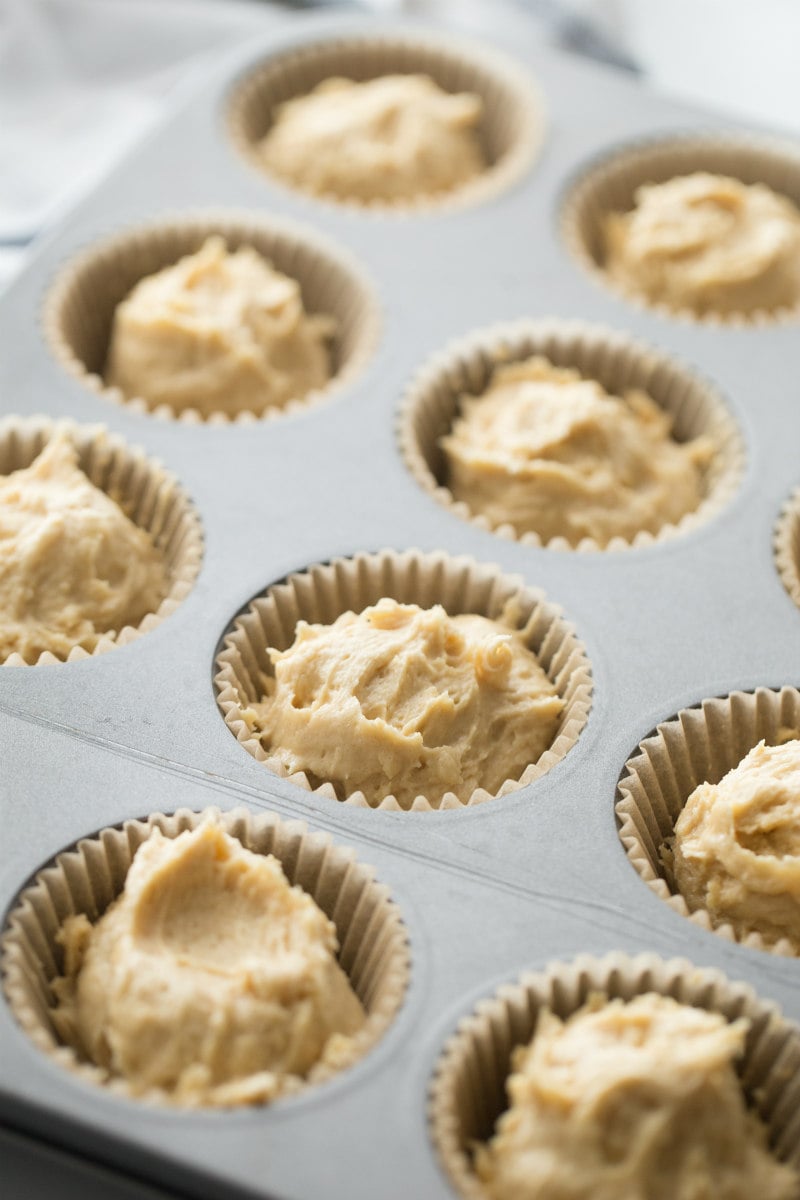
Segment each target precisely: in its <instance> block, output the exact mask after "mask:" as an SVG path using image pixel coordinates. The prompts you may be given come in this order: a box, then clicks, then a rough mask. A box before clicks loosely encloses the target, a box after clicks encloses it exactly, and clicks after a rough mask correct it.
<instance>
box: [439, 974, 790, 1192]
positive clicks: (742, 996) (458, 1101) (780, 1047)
mask: <svg viewBox="0 0 800 1200" xmlns="http://www.w3.org/2000/svg"><path fill="white" fill-rule="evenodd" d="M645 992H656V993H658V994H660V995H663V996H671V997H673V998H674V999H675V1000H677V1001H679V1002H680V1003H682V1004H689V1005H693V1006H695V1007H697V1008H703V1009H706V1010H708V1011H710V1012H718V1013H721V1014H722V1015H723V1016H724V1017H725V1018H726V1019H727V1020H729V1021H733V1020H736V1019H737V1018H738V1017H746V1018H747V1019H748V1020H750V1022H751V1026H750V1030H749V1032H748V1034H747V1039H746V1046H745V1053H744V1059H743V1061H742V1063H741V1064H740V1065H739V1068H738V1069H739V1077H740V1079H741V1083H742V1087H743V1089H744V1092H745V1095H746V1096H747V1099H748V1101H749V1102H750V1104H751V1105H752V1107H753V1108H754V1109H755V1110H756V1112H757V1113H758V1115H759V1116H760V1117H761V1118H762V1120H763V1121H764V1122H765V1124H766V1126H767V1129H768V1133H769V1141H770V1147H771V1150H772V1152H773V1153H774V1154H775V1156H776V1157H777V1158H778V1159H780V1160H782V1161H784V1162H787V1163H790V1164H791V1165H792V1166H794V1167H798V1168H800V1030H799V1029H798V1028H797V1027H796V1026H795V1025H793V1024H791V1023H790V1022H788V1021H786V1020H784V1019H783V1017H782V1016H781V1014H780V1011H779V1010H778V1009H777V1008H776V1007H775V1006H774V1005H773V1004H771V1003H768V1002H767V1001H764V1000H761V999H760V998H759V997H758V996H757V995H756V994H755V993H754V992H753V991H752V989H751V988H750V987H749V986H748V985H747V984H744V983H733V982H731V981H730V980H728V979H727V978H726V977H725V976H724V975H723V974H722V973H721V972H718V971H713V970H707V969H700V968H698V967H695V966H693V965H692V964H691V963H689V962H687V961H686V960H685V959H671V960H669V961H665V960H663V959H660V958H657V957H656V956H655V955H652V954H642V955H638V956H637V957H634V958H629V957H627V956H625V955H623V954H609V955H607V956H606V957H605V958H601V959H597V958H590V957H588V956H581V957H579V958H576V959H575V960H574V961H573V962H571V963H554V964H552V965H551V966H549V967H547V969H546V970H544V971H541V972H537V973H528V974H525V975H523V976H522V977H521V978H520V980H519V981H518V982H517V983H513V984H506V985H504V986H503V987H501V988H500V989H499V990H498V991H497V992H496V994H495V995H494V996H492V997H491V998H489V999H486V1000H482V1001H481V1002H480V1003H479V1004H478V1005H477V1007H476V1009H475V1010H474V1012H473V1013H471V1014H470V1015H469V1016H467V1017H465V1018H464V1019H463V1020H462V1021H461V1022H460V1024H459V1026H458V1029H457V1030H456V1032H455V1033H454V1034H453V1036H452V1037H451V1038H450V1039H449V1041H448V1042H447V1044H446V1045H445V1047H444V1050H443V1052H442V1055H441V1058H440V1060H439V1063H438V1065H437V1068H436V1072H435V1075H434V1078H433V1081H432V1085H431V1090H430V1099H429V1121H430V1129H431V1136H432V1138H433V1142H434V1145H435V1147H436V1150H437V1152H438V1155H439V1159H440V1161H441V1164H442V1166H443V1167H444V1170H445V1171H446V1173H447V1175H448V1177H449V1179H450V1181H451V1183H452V1184H453V1185H454V1186H455V1188H456V1190H457V1191H458V1193H459V1195H461V1196H464V1197H467V1198H468V1200H485V1196H486V1193H485V1191H484V1189H483V1187H482V1185H481V1183H480V1181H479V1179H478V1177H477V1176H476V1175H475V1173H474V1171H473V1169H472V1149H473V1147H474V1145H475V1143H476V1142H484V1141H486V1140H487V1139H488V1138H489V1137H491V1135H492V1133H493V1131H494V1125H495V1122H496V1120H497V1118H498V1117H499V1116H500V1114H501V1113H502V1112H503V1111H504V1110H505V1109H506V1108H507V1106H508V1101H507V1098H506V1080H507V1078H508V1076H509V1074H510V1072H511V1056H512V1052H513V1050H514V1049H515V1047H517V1046H520V1045H525V1044H526V1043H528V1042H529V1041H530V1040H531V1038H532V1037H533V1034H534V1031H535V1029H536V1024H537V1020H538V1016H539V1013H540V1012H541V1010H542V1009H543V1008H548V1009H550V1010H551V1011H552V1012H554V1013H555V1014H556V1015H557V1016H559V1017H560V1018H561V1019H562V1020H563V1019H566V1018H567V1017H569V1016H571V1015H572V1013H574V1012H576V1011H577V1010H578V1009H580V1008H581V1007H582V1006H583V1005H584V1004H586V1002H587V1001H588V1000H589V998H590V997H591V996H592V995H594V994H599V995H602V996H605V997H607V998H608V999H616V998H620V999H623V1000H631V999H633V997H634V996H638V995H641V994H643V993H645Z"/></svg>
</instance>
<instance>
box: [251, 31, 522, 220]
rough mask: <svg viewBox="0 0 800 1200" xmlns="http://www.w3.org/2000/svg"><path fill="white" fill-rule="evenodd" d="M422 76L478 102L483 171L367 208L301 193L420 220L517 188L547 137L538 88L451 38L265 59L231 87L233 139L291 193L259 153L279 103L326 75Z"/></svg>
mask: <svg viewBox="0 0 800 1200" xmlns="http://www.w3.org/2000/svg"><path fill="white" fill-rule="evenodd" d="M420 73H421V74H425V75H429V76H430V77H431V78H432V79H433V81H434V83H436V84H438V85H439V87H440V88H442V89H443V90H444V91H446V92H474V93H477V95H479V96H480V98H481V100H482V101H483V117H482V121H481V126H480V129H479V133H480V138H481V143H482V148H483V152H484V155H485V158H486V162H487V164H488V165H487V169H486V170H485V171H484V172H483V173H482V174H481V175H479V176H477V177H476V178H475V179H473V180H470V181H469V182H468V183H465V184H462V185H461V186H460V187H457V188H454V189H453V190H451V191H448V192H444V193H439V194H435V195H431V196H421V197H419V199H417V200H413V201H408V200H403V201H396V202H394V203H392V202H390V201H386V200H382V201H378V200H376V201H373V202H365V201H363V200H359V199H357V198H356V199H352V200H342V199H341V198H340V197H338V196H317V195H315V194H314V193H311V192H304V193H303V194H304V195H308V196H310V197H312V198H313V199H316V200H320V201H323V202H325V203H330V204H337V205H344V206H345V207H350V208H357V209H360V210H363V211H370V212H384V213H386V212H389V213H413V214H424V213H429V212H440V211H442V210H451V209H458V208H464V207H468V206H470V205H474V204H480V203H483V202H485V201H487V200H490V199H491V198H492V197H494V196H495V195H497V194H498V193H499V192H502V191H504V190H505V189H506V188H509V187H511V186H512V185H513V184H514V183H516V182H517V180H518V179H520V178H521V177H522V176H523V175H524V174H525V173H526V172H527V171H528V170H529V168H530V167H531V165H532V163H533V161H534V159H535V158H536V155H537V153H538V151H539V147H540V144H541V141H542V137H543V133H544V125H545V120H544V104H543V101H542V98H541V95H540V93H539V90H538V88H537V87H536V86H535V84H534V83H533V81H532V80H531V79H530V77H529V76H528V75H527V74H526V73H525V72H523V71H522V70H521V69H520V68H519V67H518V66H517V65H516V63H514V62H513V61H512V60H510V59H508V58H506V57H505V56H504V55H502V54H500V53H498V52H496V51H492V50H489V49H487V48H485V47H483V46H480V47H478V46H475V45H472V44H470V43H468V42H462V41H460V40H457V39H454V38H453V37H448V38H447V40H446V41H445V40H444V39H441V40H439V39H434V38H429V37H425V38H423V37H411V36H396V37H391V36H388V35H383V36H375V37H352V38H336V39H334V40H332V41H325V42H318V43H316V44H313V45H310V46H303V47H301V48H299V49H296V50H290V51H287V52H285V53H282V54H279V55H276V56H275V57H273V58H269V59H267V60H266V61H265V62H263V63H262V64H261V65H259V66H257V67H255V69H253V70H252V71H250V72H249V73H248V74H246V75H245V76H244V77H243V78H242V79H241V80H240V81H239V83H238V84H237V85H236V86H235V87H234V89H233V92H232V94H231V98H230V103H229V108H228V129H229V132H230V136H231V138H232V140H233V143H234V145H235V146H236V148H237V149H238V150H239V152H240V153H241V154H242V155H243V156H244V157H245V158H246V159H247V160H248V162H250V163H251V164H252V165H253V166H254V167H256V169H257V170H258V171H260V172H261V173H262V174H263V175H265V176H267V177H268V178H269V179H270V180H272V181H273V182H274V183H277V184H279V185H281V186H282V187H287V188H288V187H293V185H291V184H289V183H288V182H286V181H285V180H283V179H281V178H280V177H279V176H277V175H274V174H273V173H272V172H270V171H269V169H268V168H267V167H266V166H265V165H264V163H263V161H262V159H261V157H260V155H259V151H258V144H259V142H260V141H261V139H262V138H264V137H265V135H266V134H267V132H268V130H269V128H270V125H271V123H272V115H273V112H274V110H275V108H276V106H277V105H279V104H282V103H284V102H285V101H287V100H292V99H295V98H296V97H298V96H304V95H307V94H308V93H309V92H310V91H311V90H312V88H314V87H316V86H317V84H319V83H321V82H322V81H323V80H325V79H328V78H330V77H331V76H343V77H345V78H347V79H352V80H355V81H356V82H358V83H362V82H364V81H366V80H369V79H375V78H377V77H379V76H381V75H388V74H392V75H394V74H401V75H404V74H420ZM293 190H296V189H293Z"/></svg>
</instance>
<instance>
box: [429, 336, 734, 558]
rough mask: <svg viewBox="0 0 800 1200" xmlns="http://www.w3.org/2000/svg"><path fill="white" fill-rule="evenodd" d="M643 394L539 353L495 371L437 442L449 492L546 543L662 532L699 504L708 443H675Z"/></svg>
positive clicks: (496, 520) (666, 418)
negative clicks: (613, 388) (614, 389)
mask: <svg viewBox="0 0 800 1200" xmlns="http://www.w3.org/2000/svg"><path fill="white" fill-rule="evenodd" d="M671 424H672V423H671V420H670V417H669V415H668V414H667V413H666V412H664V410H663V409H661V408H659V406H658V405H657V404H656V403H655V402H654V401H653V400H651V399H650V397H649V396H647V395H646V394H645V393H644V392H642V391H628V392H626V393H625V395H624V396H623V397H622V398H620V397H618V396H611V395H609V394H608V393H607V392H606V391H604V389H603V388H602V387H601V385H600V384H599V383H597V382H596V381H595V380H592V379H584V378H583V377H582V376H581V375H580V374H579V372H578V371H576V370H573V369H572V368H568V367H556V366H553V364H552V363H551V362H549V360H548V359H546V358H542V357H540V356H538V355H537V356H534V357H533V358H528V359H525V360H524V361H522V362H516V363H509V364H507V365H505V366H500V367H496V368H495V370H494V371H493V372H492V377H491V381H490V383H489V386H488V387H487V389H486V391H485V392H483V394H482V395H480V396H463V397H462V399H461V409H460V414H459V415H458V416H457V417H456V419H455V421H454V422H453V426H452V429H451V431H450V432H449V433H448V434H447V435H446V436H444V437H443V438H441V439H440V445H441V447H442V450H443V452H444V455H445V459H446V462H447V476H446V482H447V486H448V487H449V488H450V491H451V492H452V494H453V496H454V497H455V498H456V499H457V500H462V501H464V503H465V504H467V505H468V507H469V508H470V510H471V511H472V512H473V513H482V514H483V515H484V516H485V517H487V518H488V519H489V521H490V522H491V523H492V525H494V526H497V525H502V524H510V525H513V527H514V529H515V530H516V531H517V533H519V534H522V533H537V534H538V535H539V537H540V538H541V539H542V541H543V542H548V541H549V540H550V539H551V538H555V537H562V538H566V540H567V541H568V542H569V543H570V545H572V546H576V545H577V544H578V542H580V540H581V539H582V538H585V537H590V538H593V539H594V540H595V541H596V542H597V543H598V544H599V545H600V546H605V545H607V543H608V542H609V541H610V540H611V538H613V537H623V538H626V539H628V540H630V539H632V538H633V537H634V536H635V535H636V534H637V533H638V532H640V531H641V530H647V531H648V532H650V533H657V532H658V530H659V529H661V528H662V527H663V526H664V525H666V524H669V523H676V522H678V521H680V519H681V517H683V516H685V515H686V514H687V513H690V512H693V511H694V510H695V509H696V508H697V507H698V505H699V504H700V502H701V501H702V499H703V496H704V474H705V468H706V466H707V465H708V463H709V461H710V459H711V458H712V456H713V447H712V445H711V442H710V441H709V439H708V438H705V437H700V438H696V439H695V440H694V441H692V442H687V443H684V444H679V443H678V442H676V441H674V440H673V438H672V437H670V428H671Z"/></svg>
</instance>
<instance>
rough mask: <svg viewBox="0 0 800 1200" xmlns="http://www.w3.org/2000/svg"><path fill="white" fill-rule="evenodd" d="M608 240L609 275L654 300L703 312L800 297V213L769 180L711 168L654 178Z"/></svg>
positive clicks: (775, 304) (771, 305) (609, 228)
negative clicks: (742, 179) (736, 176)
mask: <svg viewBox="0 0 800 1200" xmlns="http://www.w3.org/2000/svg"><path fill="white" fill-rule="evenodd" d="M605 237H606V259H605V269H606V271H607V272H608V274H609V275H610V276H611V277H612V279H616V280H617V281H618V282H619V283H620V284H622V286H623V287H624V288H625V289H626V290H628V291H631V292H636V293H638V294H639V295H642V296H644V297H645V298H646V299H648V300H650V301H653V302H654V303H662V304H666V305H668V306H669V307H670V308H688V309H691V310H692V311H693V312H695V313H697V314H699V315H702V314H704V313H714V312H717V313H736V312H739V313H750V312H754V311H756V310H759V309H763V310H767V311H772V310H774V309H778V308H783V307H785V306H791V305H794V304H797V303H798V301H800V211H798V209H797V207H796V206H795V205H794V204H793V203H792V201H791V200H789V199H788V198H787V197H786V196H780V195H778V194H777V193H776V192H773V191H771V189H770V188H768V187H766V186H765V185H764V184H749V185H748V184H744V183H740V181H739V180H738V179H730V178H728V177H727V176H724V175H709V174H706V173H704V172H698V173H697V174H695V175H685V176H679V177H678V178H676V179H671V180H669V182H668V183H660V184H647V185H645V186H643V187H640V188H637V190H636V193H635V206H634V208H633V210H632V211H631V212H628V213H611V214H610V215H609V216H608V217H607V218H606V223H605Z"/></svg>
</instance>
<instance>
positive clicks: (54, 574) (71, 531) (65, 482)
mask: <svg viewBox="0 0 800 1200" xmlns="http://www.w3.org/2000/svg"><path fill="white" fill-rule="evenodd" d="M167 590H168V580H167V574H166V567H165V564H164V558H163V555H162V553H161V551H160V550H158V549H157V548H156V547H155V545H154V544H153V541H152V539H151V538H150V535H149V534H148V533H147V532H146V531H145V530H144V529H140V528H139V527H138V526H137V525H134V523H133V521H131V520H129V519H128V517H126V516H125V513H124V512H123V511H122V509H121V508H120V506H119V505H118V504H116V503H115V502H114V500H112V499H111V497H110V496H108V495H106V493H105V492H103V491H101V490H100V489H99V488H96V487H95V486H94V485H93V484H92V483H91V482H90V481H89V480H88V479H87V477H86V476H85V475H84V473H83V471H81V469H80V467H79V466H78V455H77V451H76V449H75V446H74V445H73V443H72V442H71V441H70V440H69V438H68V437H67V436H66V434H63V433H62V434H58V435H57V436H56V437H54V438H53V439H52V440H51V441H50V442H49V443H48V444H47V445H46V446H45V448H44V449H43V450H42V452H41V454H40V455H39V457H38V458H37V459H36V460H35V461H34V462H33V463H32V464H31V465H30V466H29V467H25V468H24V469H22V470H19V471H14V472H13V473H12V474H11V475H6V476H4V477H0V662H2V661H4V660H5V659H7V658H8V657H9V655H10V654H13V653H14V651H16V652H17V653H18V654H20V655H21V656H22V658H24V659H25V661H26V662H28V663H34V662H36V660H37V659H38V657H39V655H40V654H42V653H43V652H44V651H45V650H49V651H50V653H51V654H54V655H55V656H56V657H57V658H66V657H67V655H68V654H69V652H70V650H72V649H73V647H74V646H82V647H83V648H84V649H85V650H89V651H91V650H93V649H94V647H95V646H96V644H97V642H98V640H99V638H100V636H101V635H102V634H103V633H108V632H111V631H113V632H119V630H121V629H123V628H124V627H125V626H126V625H132V626H136V625H138V624H139V622H140V621H141V620H142V618H143V617H145V616H146V615H147V614H148V613H151V612H155V611H156V610H157V609H158V607H159V605H160V604H161V601H162V600H163V599H164V597H165V595H166V593H167Z"/></svg>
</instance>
